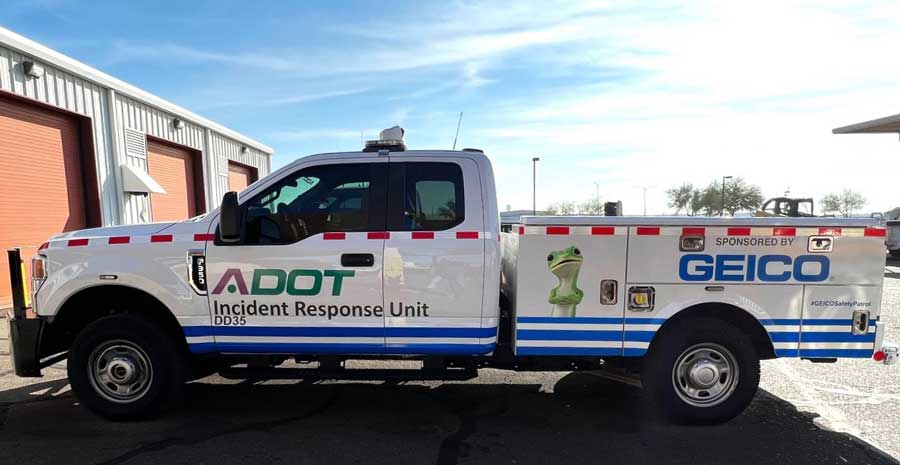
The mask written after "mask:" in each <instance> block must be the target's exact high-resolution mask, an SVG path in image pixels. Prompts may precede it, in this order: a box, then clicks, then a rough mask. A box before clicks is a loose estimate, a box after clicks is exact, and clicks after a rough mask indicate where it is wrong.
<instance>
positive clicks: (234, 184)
mask: <svg viewBox="0 0 900 465" xmlns="http://www.w3.org/2000/svg"><path fill="white" fill-rule="evenodd" d="M254 181H256V170H255V169H254V168H251V167H249V166H247V165H242V164H240V163H235V162H233V161H229V162H228V190H230V191H235V192H240V191H242V190H244V189H245V188H246V187H247V186H249V185H250V184H253V182H254Z"/></svg>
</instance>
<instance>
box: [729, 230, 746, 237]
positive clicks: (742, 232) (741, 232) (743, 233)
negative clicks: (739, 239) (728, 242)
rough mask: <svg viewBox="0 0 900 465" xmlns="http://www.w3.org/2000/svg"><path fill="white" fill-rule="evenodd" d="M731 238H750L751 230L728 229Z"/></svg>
mask: <svg viewBox="0 0 900 465" xmlns="http://www.w3.org/2000/svg"><path fill="white" fill-rule="evenodd" d="M728 235H729V236H749V235H750V228H728Z"/></svg>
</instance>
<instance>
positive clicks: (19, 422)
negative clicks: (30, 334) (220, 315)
mask: <svg viewBox="0 0 900 465" xmlns="http://www.w3.org/2000/svg"><path fill="white" fill-rule="evenodd" d="M254 384H255V383H252V382H249V381H248V382H244V383H241V384H238V385H222V384H206V383H202V382H201V383H194V384H191V385H190V386H189V387H190V389H189V395H188V399H187V401H186V405H184V406H183V407H182V408H181V409H180V410H177V411H175V412H172V413H170V414H168V415H166V416H164V417H162V418H159V419H156V420H153V421H145V422H133V423H113V422H107V421H105V420H102V419H100V418H98V417H96V416H94V415H92V414H90V413H88V412H87V411H85V410H84V409H82V408H81V407H80V406H78V405H77V401H76V400H75V398H73V397H72V396H71V394H69V393H64V394H61V395H58V396H54V393H57V392H59V391H60V390H61V389H63V388H64V387H65V380H59V381H49V382H44V383H38V384H34V385H30V386H27V387H24V388H19V389H14V390H10V391H4V392H0V461H2V462H3V463H10V464H12V463H16V464H26V463H27V464H42V463H47V464H63V463H85V464H124V463H128V464H157V465H158V464H167V465H168V464H182V463H183V464H199V463H213V464H232V463H267V464H268V463H279V464H281V463H323V464H324V463H329V464H333V463H365V464H377V463H390V464H405V463H410V464H421V463H435V464H455V463H517V464H532V463H536V464H537V463H546V464H584V463H614V464H630V463H634V464H637V463H640V464H668V463H673V464H674V463H678V464H700V463H723V464H729V465H739V464H754V465H758V464H764V463H778V464H807V463H808V464H831V463H834V464H841V465H843V464H847V463H850V464H855V463H873V464H874V463H896V462H894V461H892V460H891V459H889V458H888V457H885V456H884V455H883V454H882V453H880V452H879V451H877V450H875V449H872V448H870V447H869V446H867V445H865V444H863V443H861V442H859V441H858V440H857V439H855V438H852V437H851V436H848V435H846V434H840V433H833V432H827V431H823V430H821V429H819V428H818V427H816V426H815V425H814V424H813V423H812V418H811V417H810V416H807V415H805V414H802V413H800V412H798V411H797V410H796V409H795V408H794V407H793V406H792V405H791V404H788V403H786V402H784V401H782V400H780V399H778V398H775V397H773V396H771V395H769V394H768V393H766V392H761V393H760V394H759V395H758V396H757V399H756V400H755V401H754V403H753V404H752V405H751V407H750V408H749V409H748V410H747V411H746V412H745V413H744V414H743V415H741V416H740V417H738V418H737V419H735V420H733V421H732V422H730V423H728V424H725V425H720V426H713V427H681V426H672V425H667V424H665V423H663V422H662V421H660V420H659V419H658V418H656V417H655V416H653V415H652V414H650V413H649V412H647V411H645V409H644V406H645V403H644V402H643V401H642V399H641V397H640V390H639V389H637V388H634V387H631V386H627V385H624V384H619V383H615V382H612V381H608V380H606V379H603V378H600V377H597V376H594V375H592V374H590V373H573V374H569V375H567V376H565V377H563V378H562V379H561V380H560V381H559V382H558V383H557V384H556V386H555V392H554V393H544V392H541V391H540V385H537V384H535V385H522V384H518V385H506V384H473V383H468V384H442V385H440V386H438V387H434V388H430V387H426V386H418V385H402V384H401V385H388V384H315V383H304V382H299V383H293V382H292V383H289V384H273V383H267V384H262V385H254ZM34 393H40V394H39V395H35V394H34Z"/></svg>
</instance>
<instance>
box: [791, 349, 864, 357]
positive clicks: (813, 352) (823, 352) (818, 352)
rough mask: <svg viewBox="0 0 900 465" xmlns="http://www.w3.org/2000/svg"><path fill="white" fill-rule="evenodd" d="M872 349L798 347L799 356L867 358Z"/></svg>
mask: <svg viewBox="0 0 900 465" xmlns="http://www.w3.org/2000/svg"><path fill="white" fill-rule="evenodd" d="M873 352H874V349H800V356H801V357H809V358H869V357H871V356H872V353H873Z"/></svg>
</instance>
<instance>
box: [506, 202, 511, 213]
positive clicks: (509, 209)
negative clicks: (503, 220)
mask: <svg viewBox="0 0 900 465" xmlns="http://www.w3.org/2000/svg"><path fill="white" fill-rule="evenodd" d="M506 211H508V212H511V211H512V205H510V204H506Z"/></svg>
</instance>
